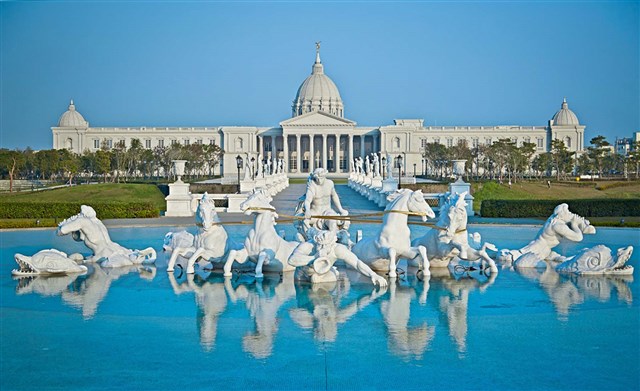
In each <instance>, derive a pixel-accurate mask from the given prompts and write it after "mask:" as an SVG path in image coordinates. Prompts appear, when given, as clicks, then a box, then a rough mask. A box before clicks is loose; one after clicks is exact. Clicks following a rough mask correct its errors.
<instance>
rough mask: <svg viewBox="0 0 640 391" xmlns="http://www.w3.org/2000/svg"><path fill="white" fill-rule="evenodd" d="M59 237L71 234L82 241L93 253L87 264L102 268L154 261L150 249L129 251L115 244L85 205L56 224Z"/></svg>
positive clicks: (152, 250) (105, 228)
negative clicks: (99, 263) (95, 263)
mask: <svg viewBox="0 0 640 391" xmlns="http://www.w3.org/2000/svg"><path fill="white" fill-rule="evenodd" d="M57 233H58V235H59V236H62V235H68V234H72V236H73V239H74V240H77V241H84V244H85V245H86V246H87V247H88V248H89V249H91V250H92V251H93V256H92V257H90V258H87V259H86V261H87V262H101V265H102V266H103V267H119V266H130V265H135V264H141V263H143V262H147V261H149V262H150V261H154V260H155V259H156V251H155V250H154V249H153V248H152V247H148V248H146V249H144V250H130V249H128V248H124V247H122V246H121V245H119V244H118V243H115V242H113V241H112V240H111V237H109V232H108V231H107V227H105V226H104V224H103V223H102V221H100V219H98V218H97V217H96V211H95V210H94V209H93V208H92V207H90V206H87V205H82V206H81V207H80V213H78V214H77V215H75V216H71V217H69V218H68V219H66V220H64V221H63V222H61V223H60V224H58V231H57Z"/></svg>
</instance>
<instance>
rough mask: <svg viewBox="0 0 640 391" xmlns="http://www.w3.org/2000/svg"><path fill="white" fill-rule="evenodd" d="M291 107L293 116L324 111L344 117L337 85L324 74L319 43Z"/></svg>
mask: <svg viewBox="0 0 640 391" xmlns="http://www.w3.org/2000/svg"><path fill="white" fill-rule="evenodd" d="M291 109H292V110H291V111H292V116H293V117H297V116H299V115H302V114H305V113H309V112H312V111H324V112H325V113H329V114H333V115H335V116H338V117H342V118H344V105H343V104H342V98H340V92H339V91H338V87H336V85H335V83H334V82H333V81H332V80H331V79H330V78H329V76H327V75H325V74H324V67H323V65H322V62H321V61H320V45H319V44H316V62H315V63H314V64H313V67H312V70H311V75H310V76H309V77H307V78H306V79H305V80H304V81H303V82H302V84H301V85H300V88H298V92H297V94H296V98H295V99H294V100H293V105H292V106H291Z"/></svg>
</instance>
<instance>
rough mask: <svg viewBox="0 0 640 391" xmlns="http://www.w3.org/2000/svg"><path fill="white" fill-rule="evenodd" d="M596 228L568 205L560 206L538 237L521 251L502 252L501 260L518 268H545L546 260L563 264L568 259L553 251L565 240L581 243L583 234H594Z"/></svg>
mask: <svg viewBox="0 0 640 391" xmlns="http://www.w3.org/2000/svg"><path fill="white" fill-rule="evenodd" d="M595 232H596V229H595V227H593V226H592V225H591V223H589V220H586V219H585V218H584V217H580V216H578V215H576V214H573V213H571V212H570V211H569V206H568V205H567V204H560V205H558V206H556V208H555V209H554V210H553V214H552V215H551V216H549V218H548V219H547V221H546V222H545V223H544V226H542V229H541V230H540V231H539V232H538V235H537V237H536V238H535V239H534V240H532V241H531V242H530V243H529V244H527V245H526V246H524V247H522V248H521V249H519V250H501V251H500V260H501V261H506V262H513V264H514V265H515V266H517V267H537V266H544V262H543V263H540V262H542V261H544V260H547V261H552V262H563V261H565V260H566V257H564V256H562V255H560V254H558V253H556V252H554V251H553V250H552V249H553V248H554V247H556V246H557V245H558V244H560V239H562V238H564V239H567V240H571V241H573V242H580V241H582V239H583V234H594V233H595Z"/></svg>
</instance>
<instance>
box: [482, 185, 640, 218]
mask: <svg viewBox="0 0 640 391" xmlns="http://www.w3.org/2000/svg"><path fill="white" fill-rule="evenodd" d="M603 184H604V183H603ZM472 185H473V196H474V197H475V200H474V203H473V207H474V210H477V211H479V210H480V205H481V203H482V201H483V200H559V201H562V200H571V199H579V198H588V199H592V198H638V199H639V201H638V202H640V182H634V183H633V184H631V185H630V186H623V187H613V188H610V189H606V190H598V189H596V183H594V184H593V186H575V185H568V184H563V183H552V184H551V188H548V187H547V184H546V181H545V182H518V183H516V184H513V185H511V188H509V186H508V185H507V184H502V185H500V184H498V183H496V182H485V183H473V184H472ZM625 185H626V183H625Z"/></svg>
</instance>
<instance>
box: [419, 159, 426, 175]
mask: <svg viewBox="0 0 640 391" xmlns="http://www.w3.org/2000/svg"><path fill="white" fill-rule="evenodd" d="M420 168H421V169H422V176H425V171H426V170H425V169H426V164H425V160H424V158H422V165H421V166H420Z"/></svg>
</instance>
